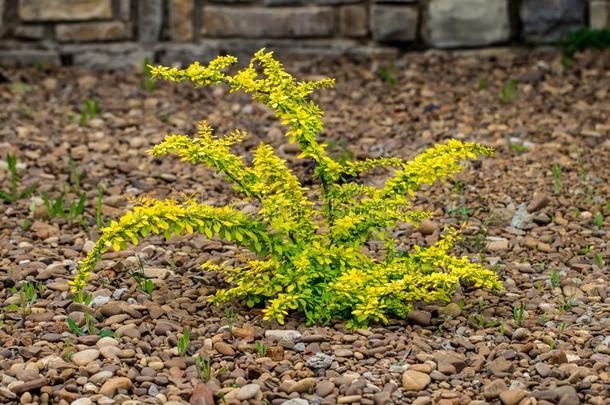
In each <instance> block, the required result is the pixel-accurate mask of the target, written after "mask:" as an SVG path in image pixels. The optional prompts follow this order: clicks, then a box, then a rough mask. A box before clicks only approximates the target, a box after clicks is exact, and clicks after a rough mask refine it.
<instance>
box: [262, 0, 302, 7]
mask: <svg viewBox="0 0 610 405" xmlns="http://www.w3.org/2000/svg"><path fill="white" fill-rule="evenodd" d="M263 4H264V5H265V6H270V7H273V6H299V5H301V4H303V0H263Z"/></svg>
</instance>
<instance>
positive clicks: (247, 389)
mask: <svg viewBox="0 0 610 405" xmlns="http://www.w3.org/2000/svg"><path fill="white" fill-rule="evenodd" d="M260 391H261V387H260V385H258V384H246V385H244V386H242V387H240V388H239V390H237V394H236V395H235V398H237V399H238V400H240V401H246V400H248V399H252V398H254V397H255V396H256V394H258V393H259V392H260Z"/></svg>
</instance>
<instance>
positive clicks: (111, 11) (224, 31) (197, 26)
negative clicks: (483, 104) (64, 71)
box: [0, 0, 610, 68]
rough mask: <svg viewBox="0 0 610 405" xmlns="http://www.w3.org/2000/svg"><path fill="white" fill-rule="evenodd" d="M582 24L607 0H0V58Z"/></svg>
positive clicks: (536, 34)
mask: <svg viewBox="0 0 610 405" xmlns="http://www.w3.org/2000/svg"><path fill="white" fill-rule="evenodd" d="M583 26H590V27H593V28H604V27H610V0H0V64H4V65H20V64H37V63H46V64H53V65H61V64H74V65H82V66H87V67H100V68H106V67H114V68H121V67H128V66H133V65H139V64H141V63H142V61H143V60H144V59H145V58H148V59H149V60H154V61H162V62H164V63H174V62H187V61H190V60H192V59H197V58H198V59H204V58H207V57H211V56H214V55H215V54H217V53H219V52H233V53H238V54H239V53H249V52H251V51H253V50H255V49H258V48H260V47H263V46H266V47H268V48H272V49H276V50H278V51H279V52H282V51H284V52H292V53H301V54H307V53H310V54H328V53H334V54H355V55H358V54H360V55H362V54H365V55H366V54H374V53H376V52H386V51H392V50H400V49H402V50H409V49H424V48H477V47H488V46H496V45H506V44H518V43H528V44H530V43H537V44H540V43H543V44H544V43H554V42H556V41H557V40H558V39H560V38H561V37H563V36H564V35H565V34H566V33H567V32H569V31H570V30H573V29H577V28H579V27H583Z"/></svg>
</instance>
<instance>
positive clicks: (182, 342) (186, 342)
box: [176, 328, 191, 356]
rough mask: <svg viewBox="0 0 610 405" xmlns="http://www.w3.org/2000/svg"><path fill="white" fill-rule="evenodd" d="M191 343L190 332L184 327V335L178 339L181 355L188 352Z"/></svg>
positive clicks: (177, 344)
mask: <svg viewBox="0 0 610 405" xmlns="http://www.w3.org/2000/svg"><path fill="white" fill-rule="evenodd" d="M190 344H191V335H190V333H189V330H188V328H184V329H183V330H182V336H181V337H180V339H178V342H177V343H176V348H177V349H178V354H179V355H180V356H185V355H186V352H187V350H188V348H189V346H190Z"/></svg>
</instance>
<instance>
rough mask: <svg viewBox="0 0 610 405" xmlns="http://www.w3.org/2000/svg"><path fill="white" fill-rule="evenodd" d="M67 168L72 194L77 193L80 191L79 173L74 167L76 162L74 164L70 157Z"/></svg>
mask: <svg viewBox="0 0 610 405" xmlns="http://www.w3.org/2000/svg"><path fill="white" fill-rule="evenodd" d="M68 166H69V167H70V183H71V186H72V187H71V189H72V191H74V192H78V190H80V180H81V173H80V171H79V170H78V167H76V162H74V159H72V157H70V158H69V160H68Z"/></svg>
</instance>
